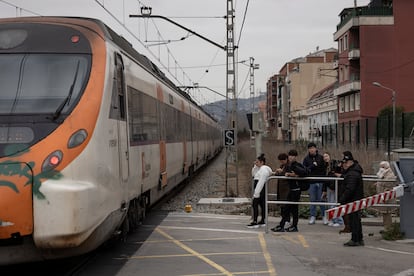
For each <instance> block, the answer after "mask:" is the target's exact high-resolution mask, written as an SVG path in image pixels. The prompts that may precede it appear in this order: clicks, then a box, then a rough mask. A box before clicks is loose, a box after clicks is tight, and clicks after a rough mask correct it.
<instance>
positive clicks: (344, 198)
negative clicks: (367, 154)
mask: <svg viewBox="0 0 414 276" xmlns="http://www.w3.org/2000/svg"><path fill="white" fill-rule="evenodd" d="M362 173H363V169H362V167H361V166H360V165H359V164H358V161H354V164H353V165H352V166H351V167H349V168H348V169H347V170H345V171H344V172H343V174H342V177H343V178H344V180H343V182H342V183H341V184H342V188H343V192H342V193H341V194H340V197H339V202H340V203H341V204H345V203H349V202H353V201H356V200H360V199H362V198H364V183H363V181H362Z"/></svg>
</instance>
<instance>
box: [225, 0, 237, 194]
mask: <svg viewBox="0 0 414 276" xmlns="http://www.w3.org/2000/svg"><path fill="white" fill-rule="evenodd" d="M226 22H227V46H226V50H227V62H226V71H227V78H226V88H227V89H226V115H227V127H228V129H232V130H233V131H234V145H226V197H227V196H228V184H229V183H228V182H229V179H230V177H231V178H233V179H234V178H235V185H236V194H237V195H238V194H239V185H238V164H237V163H238V157H237V94H236V60H235V58H236V55H235V50H236V46H235V45H234V8H233V0H227V16H226ZM230 99H231V101H232V110H231V112H230V110H229V104H230V103H229V100H230ZM230 169H231V170H232V173H231V174H230Z"/></svg>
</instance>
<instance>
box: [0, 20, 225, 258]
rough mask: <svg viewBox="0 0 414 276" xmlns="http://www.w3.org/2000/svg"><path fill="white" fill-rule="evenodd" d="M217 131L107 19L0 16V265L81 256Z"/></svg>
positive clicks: (121, 228) (205, 152)
mask: <svg viewBox="0 0 414 276" xmlns="http://www.w3.org/2000/svg"><path fill="white" fill-rule="evenodd" d="M222 140H223V130H222V128H221V126H220V124H219V123H218V122H217V120H215V119H214V118H213V117H212V116H211V115H209V114H208V113H206V112H205V111H204V110H203V109H202V107H201V106H200V105H198V104H197V103H196V102H195V101H194V100H193V99H192V98H191V97H190V96H189V95H188V94H187V93H185V92H184V91H182V90H181V89H179V88H178V87H177V86H176V85H174V83H173V82H172V81H171V80H170V79H168V78H167V77H166V75H165V74H164V73H163V72H162V71H161V70H160V69H159V68H158V67H157V66H156V65H155V64H154V63H153V62H151V61H150V59H148V58H147V57H146V56H144V55H142V54H140V53H139V52H137V51H136V50H135V49H134V47H133V46H132V44H131V43H130V42H128V41H127V40H126V39H125V38H124V37H122V36H121V35H118V34H117V33H116V32H115V31H114V30H113V29H111V28H110V27H108V26H107V25H106V24H105V23H104V22H103V21H101V20H99V19H95V18H85V17H60V16H45V17H18V18H2V19H0V265H10V264H18V263H25V262H36V261H44V260H52V259H59V258H66V257H72V256H78V255H82V254H85V253H88V252H92V251H93V250H96V249H97V248H98V247H99V246H101V245H102V244H104V243H105V242H106V241H108V240H109V239H111V238H112V237H113V236H114V235H116V234H117V233H119V232H124V233H125V232H127V231H128V230H129V229H132V228H133V227H137V226H138V225H139V224H140V223H141V222H142V220H143V219H144V218H145V213H146V211H147V210H148V209H149V208H150V207H151V206H153V205H154V204H155V203H156V202H157V201H159V200H160V199H161V198H163V197H164V196H165V195H167V194H168V193H170V192H171V191H172V190H173V189H174V188H175V187H177V186H178V185H179V184H180V183H182V182H184V181H185V180H187V179H189V177H191V176H192V175H193V174H194V173H195V172H197V171H198V170H200V169H202V168H203V166H204V165H205V164H207V163H208V162H209V161H210V160H212V159H213V158H214V157H215V156H217V155H218V154H219V153H220V151H221V150H222V148H223V141H222Z"/></svg>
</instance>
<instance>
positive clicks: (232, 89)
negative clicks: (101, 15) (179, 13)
mask: <svg viewBox="0 0 414 276" xmlns="http://www.w3.org/2000/svg"><path fill="white" fill-rule="evenodd" d="M129 17H137V18H159V19H163V20H166V21H168V22H170V23H172V24H174V25H176V26H178V27H180V28H182V29H184V30H186V31H188V32H190V33H192V34H194V35H196V36H198V37H199V38H201V39H203V40H205V41H207V42H208V43H210V44H213V45H214V46H216V47H219V48H221V49H222V50H225V51H226V53H227V55H226V58H227V62H226V76H227V78H226V117H227V118H226V119H227V128H228V129H226V130H225V133H224V141H225V142H224V144H225V148H226V183H225V184H226V191H225V196H226V197H228V196H229V194H228V184H229V183H228V182H229V181H228V180H229V178H230V177H231V178H232V179H231V180H232V181H233V183H232V184H235V186H236V195H237V196H238V195H239V186H238V157H237V94H236V60H235V58H236V55H235V50H236V48H237V46H235V45H234V8H233V0H227V16H226V27H227V44H226V46H221V45H219V44H217V43H215V42H214V41H212V40H210V39H208V38H206V37H204V36H202V35H200V34H198V33H196V32H194V31H192V30H190V29H188V28H186V27H184V26H182V25H180V24H178V23H177V22H175V21H173V20H171V19H169V18H167V17H165V16H161V15H152V8H151V7H141V15H136V14H131V15H129ZM230 99H231V104H232V109H231V111H230V109H229V104H230V103H229V100H230ZM230 169H231V173H230V172H229V171H230Z"/></svg>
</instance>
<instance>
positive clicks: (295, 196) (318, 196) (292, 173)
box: [247, 142, 364, 246]
mask: <svg viewBox="0 0 414 276" xmlns="http://www.w3.org/2000/svg"><path fill="white" fill-rule="evenodd" d="M297 156H298V152H297V151H296V150H294V149H292V150H290V151H289V152H288V153H287V154H286V153H281V154H279V155H278V157H277V158H278V160H279V162H280V167H279V168H277V169H276V170H275V171H274V172H273V171H272V169H271V168H270V167H269V166H267V165H266V158H265V156H264V154H262V155H260V156H259V157H257V160H256V162H255V164H254V166H253V169H252V177H253V181H254V194H253V202H252V208H253V220H252V222H251V223H250V224H249V225H247V227H248V228H258V227H260V226H265V196H266V195H265V192H264V190H265V189H264V185H265V184H266V182H267V178H268V177H270V176H272V175H278V176H287V177H289V178H286V179H278V191H277V195H278V197H277V199H278V200H279V201H289V202H299V201H300V197H301V191H303V190H307V191H308V193H309V201H310V202H322V201H323V200H327V202H329V203H336V202H339V203H340V204H346V203H349V202H353V201H356V200H360V199H362V198H363V196H364V189H363V180H362V174H363V169H362V167H361V166H360V165H359V163H358V161H357V160H354V158H353V156H352V153H351V152H350V151H344V152H343V153H342V159H340V160H339V161H335V160H331V157H330V154H329V153H328V152H325V153H324V154H323V155H322V154H320V153H319V152H318V149H317V147H316V144H315V143H313V142H312V143H309V144H308V153H307V155H306V156H305V158H304V159H303V161H302V163H300V162H298V161H297V160H296V159H297ZM326 176H330V177H341V178H343V180H342V181H340V184H339V185H338V191H335V181H334V180H321V179H315V180H310V179H308V180H300V179H295V178H294V177H315V178H320V177H326ZM304 184H306V185H304ZM307 185H308V187H309V188H307V187H306V188H304V186H307ZM336 195H338V198H337V200H336ZM259 206H260V208H261V211H262V213H261V220H260V221H258V217H259ZM318 206H319V208H320V212H321V214H322V216H323V218H322V220H323V223H324V224H326V225H330V226H341V225H345V228H344V229H343V230H341V232H351V233H352V234H351V240H349V241H348V242H346V243H345V244H344V245H345V246H361V245H364V240H363V235H362V224H361V212H360V211H357V212H354V213H351V214H349V215H347V216H348V217H346V218H337V219H334V220H332V221H330V222H329V221H328V219H327V217H326V216H325V206H326V205H323V204H321V205H318ZM334 206H335V205H332V206H329V207H334ZM280 208H281V220H280V223H279V224H278V225H277V226H276V227H274V228H272V229H271V230H272V231H274V232H297V231H298V221H299V209H298V204H282V205H281V206H280ZM309 211H310V217H309V224H310V225H312V224H315V222H316V217H317V205H314V204H311V205H310V210H309ZM291 218H292V221H291ZM290 221H291V222H290Z"/></svg>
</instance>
